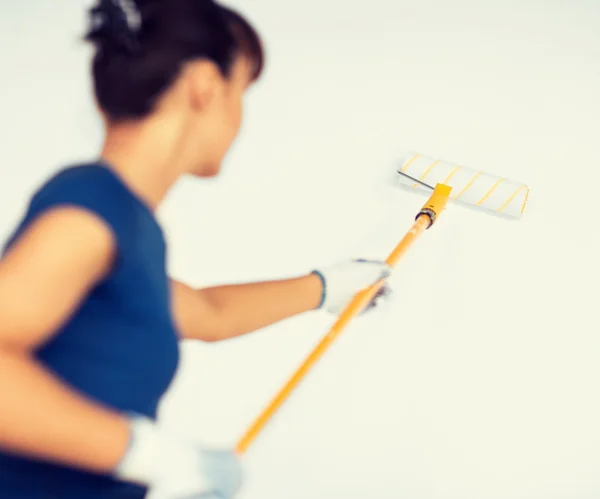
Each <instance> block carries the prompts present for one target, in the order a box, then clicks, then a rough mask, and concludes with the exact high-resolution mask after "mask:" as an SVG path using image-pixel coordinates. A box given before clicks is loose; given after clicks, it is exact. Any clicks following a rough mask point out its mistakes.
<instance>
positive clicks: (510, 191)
mask: <svg viewBox="0 0 600 499" xmlns="http://www.w3.org/2000/svg"><path fill="white" fill-rule="evenodd" d="M397 173H398V174H399V175H398V180H399V183H400V185H401V186H402V187H405V188H408V189H419V190H433V189H434V188H433V186H435V185H436V184H444V185H447V186H449V187H451V188H452V196H451V200H452V201H456V202H457V203H460V204H462V205H463V206H468V207H471V208H478V209H481V210H484V211H486V212H488V213H494V214H496V215H500V216H504V217H507V218H513V219H518V218H520V217H521V216H522V215H523V213H524V211H525V207H526V205H527V198H528V196H529V187H527V185H525V184H523V183H521V182H517V181H515V180H510V179H508V178H504V177H499V176H496V175H492V174H490V173H486V172H483V171H481V170H475V169H473V168H469V167H466V166H463V165H460V164H457V163H451V162H448V161H443V160H441V159H436V158H432V157H430V156H425V155H422V154H418V153H415V152H409V153H408V154H407V155H406V156H405V157H404V159H403V160H402V161H401V163H400V165H399V166H398V169H397Z"/></svg>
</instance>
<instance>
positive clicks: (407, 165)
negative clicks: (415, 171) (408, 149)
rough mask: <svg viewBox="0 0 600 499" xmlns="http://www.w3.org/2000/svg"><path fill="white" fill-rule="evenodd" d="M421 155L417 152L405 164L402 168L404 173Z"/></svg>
mask: <svg viewBox="0 0 600 499" xmlns="http://www.w3.org/2000/svg"><path fill="white" fill-rule="evenodd" d="M420 156H421V155H420V154H415V155H414V156H413V157H412V158H411V159H410V160H409V161H408V163H406V164H405V165H404V168H402V170H400V171H401V172H402V173H404V172H405V171H406V169H407V168H408V167H409V166H410V165H411V164H412V163H413V161H415V160H416V159H417V158H419V157H420Z"/></svg>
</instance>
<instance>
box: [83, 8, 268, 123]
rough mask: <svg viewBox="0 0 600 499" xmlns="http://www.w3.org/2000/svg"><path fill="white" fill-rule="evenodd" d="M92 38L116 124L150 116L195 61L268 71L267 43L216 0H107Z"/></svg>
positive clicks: (96, 71)
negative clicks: (246, 63)
mask: <svg viewBox="0 0 600 499" xmlns="http://www.w3.org/2000/svg"><path fill="white" fill-rule="evenodd" d="M90 14H91V28H90V30H89V32H88V33H87V35H86V36H85V40H87V41H89V42H92V43H93V44H94V46H95V47H96V53H95V56H94V60H93V64H92V67H93V77H94V90H95V94H96V99H97V101H98V104H99V105H100V107H101V108H102V110H103V112H104V113H106V115H107V116H108V118H109V119H111V120H113V121H119V120H124V119H136V118H143V117H145V116H147V115H148V114H149V113H151V112H152V110H153V109H154V105H155V103H156V101H157V100H158V99H159V98H160V96H161V95H162V93H163V92H164V91H165V90H166V89H168V88H169V87H170V86H171V84H172V83H173V82H174V81H175V80H176V78H177V77H178V75H179V74H180V70H181V69H182V67H183V65H184V64H185V63H186V62H188V61H190V60H192V59H207V60H210V61H212V62H214V63H215V64H216V65H217V66H218V68H219V70H220V71H221V73H222V74H223V76H224V77H229V76H230V73H231V69H232V66H233V64H234V62H235V61H236V59H237V57H238V56H240V55H244V56H246V57H248V58H249V60H250V61H251V62H252V63H253V75H252V76H253V80H257V79H258V78H259V76H260V74H261V73H262V70H263V66H264V52H263V46H262V42H261V40H260V37H259V35H258V34H257V32H256V31H255V29H254V28H253V27H252V26H251V25H250V23H249V22H248V21H246V20H245V19H244V18H243V17H242V16H241V15H240V14H238V13H237V12H235V11H234V10H232V9H229V8H226V7H224V6H222V5H219V4H218V3H217V2H215V1H213V0H137V1H134V0H99V1H98V2H97V5H96V6H95V7H93V8H92V9H91V11H90Z"/></svg>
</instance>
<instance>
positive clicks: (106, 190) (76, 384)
mask: <svg viewBox="0 0 600 499" xmlns="http://www.w3.org/2000/svg"><path fill="white" fill-rule="evenodd" d="M60 205H75V206H79V207H82V208H84V209H86V210H89V211H91V212H93V213H95V214H96V215H97V216H99V217H101V218H102V219H103V220H104V222H105V223H106V224H107V226H108V227H109V228H110V229H111V230H112V233H113V235H114V239H115V242H116V247H117V257H116V262H115V265H114V267H113V269H112V271H111V273H110V275H109V276H108V277H106V278H105V280H104V281H103V282H100V283H99V284H98V285H97V286H96V287H95V289H93V290H92V291H91V293H90V294H89V295H88V296H87V297H86V299H85V301H84V302H83V303H82V304H81V306H80V307H79V309H78V310H77V311H76V312H75V313H74V314H73V316H72V317H70V318H69V320H68V322H67V323H66V324H65V325H64V326H63V327H62V329H61V330H60V331H59V332H58V334H56V335H55V336H54V337H53V338H52V339H51V340H50V341H49V342H47V343H46V344H45V345H43V346H42V347H41V348H39V349H38V350H37V351H36V352H35V356H36V358H37V360H38V361H39V362H41V363H42V365H43V366H45V367H46V368H47V369H49V370H50V371H51V372H53V373H54V374H55V375H56V376H57V377H58V378H59V379H61V380H62V381H63V382H65V383H67V384H68V385H70V386H71V387H72V388H74V389H75V390H76V391H78V392H80V393H81V394H83V395H85V396H86V397H88V398H90V399H92V400H95V401H98V402H100V403H102V404H104V405H105V406H108V407H110V408H113V409H115V410H118V411H133V412H137V413H140V414H144V415H146V416H148V417H150V418H155V417H156V414H157V408H158V404H159V401H160V399H161V396H162V395H163V394H164V393H165V391H166V390H167V388H168V387H169V385H170V383H171V381H172V379H173V377H174V375H175V372H176V369H177V365H178V361H179V341H178V340H179V338H178V336H177V331H176V328H175V325H174V322H173V320H172V315H171V304H170V295H169V278H168V276H167V273H166V262H165V256H166V245H165V240H164V237H163V233H162V230H161V228H160V226H159V224H158V222H157V220H156V218H155V217H154V215H153V213H152V212H151V211H150V210H149V209H148V207H147V206H146V205H145V204H144V203H143V202H141V200H140V199H139V198H138V197H136V195H134V193H132V192H131V191H130V190H129V189H128V188H127V187H126V185H125V184H124V183H123V182H122V181H121V180H120V178H119V177H118V176H117V175H116V174H115V173H114V172H113V171H111V170H110V169H109V168H107V167H106V166H105V165H103V164H102V163H95V164H85V165H78V166H72V167H69V168H66V169H63V170H61V171H59V172H58V173H57V174H56V175H54V176H53V177H52V178H51V179H50V180H49V181H47V182H46V183H45V184H44V185H43V186H42V187H41V189H40V190H38V191H37V193H36V194H35V195H34V196H33V198H32V199H31V202H30V204H29V207H28V210H27V213H26V214H25V217H24V218H23V220H22V221H21V223H20V224H19V226H18V227H17V230H16V231H15V233H14V234H13V236H12V237H11V238H10V239H9V241H8V244H7V245H6V248H5V250H6V249H8V248H9V247H10V246H11V245H12V244H13V243H14V242H15V241H16V240H17V239H18V238H19V236H20V235H21V234H22V233H23V231H24V230H25V229H26V228H27V227H28V225H29V224H30V223H31V222H32V221H33V220H34V219H35V218H36V217H38V216H39V215H41V214H42V213H44V212H45V211H46V210H49V209H51V208H53V207H57V206H60ZM42 410H43V408H42ZM145 495H146V490H145V489H144V488H142V487H138V486H136V485H132V484H124V483H119V482H116V481H114V480H112V479H111V478H110V477H107V476H100V475H96V474H91V473H85V472H81V471H76V470H73V469H69V468H66V467H62V466H56V465H52V464H48V463H42V462H35V461H33V460H29V459H23V458H20V457H16V456H11V455H8V454H4V453H1V452H0V498H2V499H75V498H77V499H140V498H143V497H145Z"/></svg>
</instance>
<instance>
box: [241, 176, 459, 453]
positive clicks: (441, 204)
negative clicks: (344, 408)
mask: <svg viewBox="0 0 600 499" xmlns="http://www.w3.org/2000/svg"><path fill="white" fill-rule="evenodd" d="M450 191H451V188H450V187H448V186H446V185H443V184H438V185H437V186H436V187H435V189H434V191H433V194H432V195H431V197H430V198H429V200H428V201H427V203H426V204H425V206H423V208H422V209H421V211H420V212H419V214H418V215H417V217H416V220H415V222H414V224H413V226H412V228H411V229H410V230H409V231H408V232H407V233H406V235H405V236H404V237H403V238H402V240H401V241H400V242H399V243H398V245H397V246H396V248H394V250H393V251H392V252H391V253H390V255H389V256H388V258H387V259H386V263H387V264H388V265H390V266H395V265H396V263H397V262H398V261H399V260H400V258H401V257H402V256H403V255H404V253H406V251H407V250H408V249H409V248H410V247H411V246H412V245H413V243H414V242H415V241H416V240H417V238H418V237H419V236H420V235H421V234H422V233H423V232H425V231H426V230H427V229H429V227H431V226H432V225H433V224H434V223H435V222H436V221H437V219H438V216H439V215H440V214H441V213H442V211H444V209H445V207H446V204H447V203H448V199H449V197H450ZM382 285H383V282H379V283H376V284H375V285H373V286H371V287H369V288H367V289H365V290H363V291H361V292H359V293H357V294H356V296H355V297H354V298H353V299H352V301H351V302H350V303H349V304H348V305H347V306H346V308H345V309H344V311H343V312H342V313H341V314H340V316H339V317H338V319H337V320H336V322H335V323H334V325H333V326H332V327H331V329H330V330H329V332H328V333H327V334H326V335H325V337H324V338H323V339H322V340H321V342H320V343H319V344H318V345H317V346H316V347H315V348H314V350H313V351H312V352H311V353H310V355H309V356H308V357H307V358H306V359H305V360H304V362H303V363H302V364H301V365H300V367H299V368H298V369H297V370H296V372H295V373H294V374H293V375H292V376H291V378H290V379H289V381H288V382H287V383H286V384H285V385H284V386H283V388H282V389H281V390H280V391H279V393H278V394H277V395H276V396H275V398H274V399H273V400H272V402H271V403H270V404H269V405H268V406H267V407H266V408H265V409H264V410H263V412H262V413H261V414H260V415H259V416H258V418H256V420H255V421H254V423H253V424H252V425H251V426H250V427H249V428H248V430H247V431H246V433H245V434H244V436H243V437H242V438H241V439H240V440H239V442H238V444H237V446H236V452H237V453H238V454H243V453H245V452H246V451H247V450H248V448H249V447H250V445H251V444H252V443H253V442H254V440H255V439H256V437H258V435H259V434H260V432H261V431H262V430H263V429H264V427H265V426H266V424H267V423H268V422H269V421H270V420H271V418H272V417H273V416H274V415H275V413H276V412H277V411H278V410H279V408H280V407H281V406H282V405H283V403H284V402H285V401H286V400H287V399H288V398H289V396H290V395H291V394H292V392H293V391H294V389H295V388H296V387H297V386H298V385H299V384H300V382H301V381H302V380H303V379H304V378H305V377H306V375H307V374H308V372H309V371H310V370H311V369H312V368H313V366H314V365H315V364H316V363H317V361H318V360H319V359H320V358H321V357H322V356H323V354H324V353H325V352H326V351H327V350H328V349H329V347H330V346H331V345H332V344H333V342H334V341H335V340H336V339H337V337H338V336H339V335H340V334H341V333H342V331H343V330H344V329H345V328H346V326H347V325H348V324H349V323H350V321H351V320H352V319H353V318H354V317H356V316H357V315H358V314H359V313H360V312H361V311H362V310H364V308H365V307H366V306H367V305H368V304H369V303H370V302H371V300H372V299H373V298H374V297H375V295H376V294H377V292H378V291H379V290H380V289H381V286H382Z"/></svg>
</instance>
